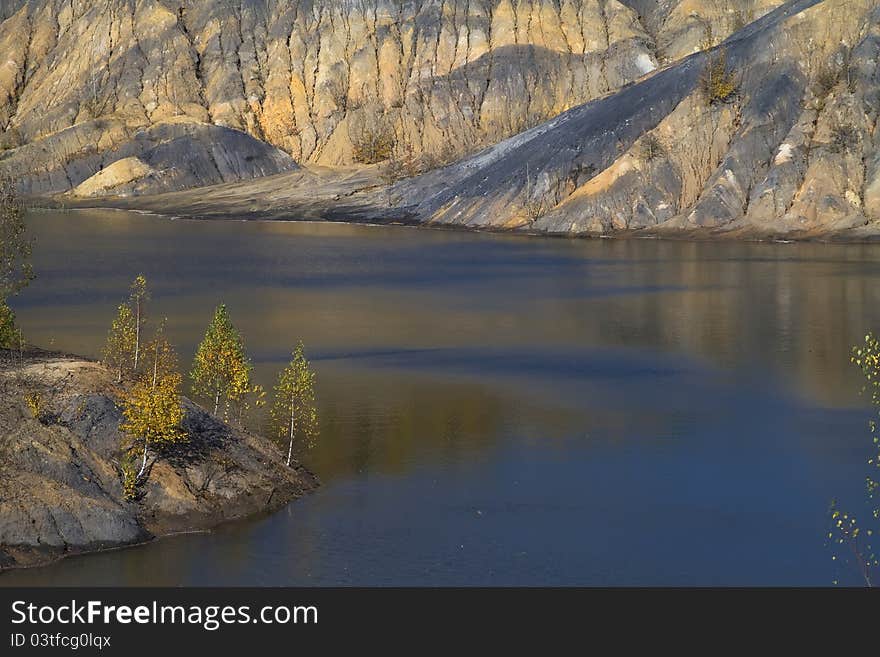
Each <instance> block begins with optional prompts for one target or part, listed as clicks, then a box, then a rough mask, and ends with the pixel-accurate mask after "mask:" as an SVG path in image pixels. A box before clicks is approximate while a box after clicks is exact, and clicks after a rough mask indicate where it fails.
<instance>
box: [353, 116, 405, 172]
mask: <svg viewBox="0 0 880 657" xmlns="http://www.w3.org/2000/svg"><path fill="white" fill-rule="evenodd" d="M348 136H349V139H350V140H351V145H352V157H353V159H354V161H355V162H357V163H358V164H378V163H379V162H384V161H386V160H388V159H390V158H391V155H392V154H393V153H394V147H395V145H396V143H397V140H396V138H395V135H394V129H393V128H392V126H391V125H390V124H389V123H388V121H387V120H386V119H385V116H384V115H381V114H380V113H379V112H378V111H374V112H369V111H367V112H364V113H363V114H362V115H361V116H359V117H358V118H357V119H356V120H353V121H352V123H350V124H349V128H348Z"/></svg>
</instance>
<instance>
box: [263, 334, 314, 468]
mask: <svg viewBox="0 0 880 657" xmlns="http://www.w3.org/2000/svg"><path fill="white" fill-rule="evenodd" d="M271 415H272V423H273V426H274V430H275V432H276V434H277V435H278V437H279V438H281V439H283V440H285V441H287V465H288V466H290V464H291V463H292V462H293V445H294V443H295V442H300V443H301V444H302V445H303V447H305V448H307V449H310V448H312V447H314V444H315V439H316V438H317V436H318V411H317V409H316V407H315V373H314V372H313V371H312V368H311V366H310V365H309V361H308V360H306V356H305V349H304V348H303V344H302V342H300V343H299V344H298V345H297V347H296V349H295V350H294V352H293V358H292V360H291V361H290V363H289V364H288V365H287V367H285V368H284V370H283V371H282V372H281V374H280V375H279V376H278V385H276V386H275V401H274V404H273V406H272V413H271Z"/></svg>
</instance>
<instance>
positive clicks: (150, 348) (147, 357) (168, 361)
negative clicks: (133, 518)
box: [121, 323, 187, 482]
mask: <svg viewBox="0 0 880 657" xmlns="http://www.w3.org/2000/svg"><path fill="white" fill-rule="evenodd" d="M182 381H183V377H182V376H181V374H180V372H179V371H178V366H177V355H176V354H175V352H174V348H173V347H172V346H171V344H170V343H169V342H168V340H167V339H166V338H165V331H164V323H163V325H161V326H160V327H159V329H158V331H157V333H156V336H155V338H153V340H151V341H150V343H149V344H147V345H145V346H144V368H143V370H142V372H141V374H140V377H139V378H138V380H137V382H136V383H135V384H134V386H132V389H131V391H130V392H129V393H128V394H127V395H126V397H125V399H124V400H123V413H124V415H125V422H124V423H123V424H122V427H121V428H122V430H123V431H124V432H125V433H126V434H127V435H128V436H130V437H131V438H132V439H133V440H134V441H135V443H136V444H138V443H140V444H142V445H143V456H142V458H141V467H140V470H139V472H138V473H137V475H136V477H135V481H136V482H140V480H141V478H142V477H143V476H144V474H145V473H146V471H147V462H148V453H149V449H150V447H151V446H156V447H160V446H162V445H168V444H172V443H177V442H181V441H184V440H186V439H187V436H186V433H185V432H184V431H183V429H182V428H181V422H182V421H183V417H184V412H183V405H182V403H181V394H180V388H181V384H182Z"/></svg>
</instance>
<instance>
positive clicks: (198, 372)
mask: <svg viewBox="0 0 880 657" xmlns="http://www.w3.org/2000/svg"><path fill="white" fill-rule="evenodd" d="M190 378H191V379H192V382H193V391H194V392H195V393H196V394H197V395H200V396H202V397H204V398H206V399H210V400H211V401H212V402H213V405H214V415H215V416H216V415H217V414H218V413H219V411H220V404H221V402H223V404H224V407H225V413H224V415H227V416H228V411H229V406H230V404H233V403H237V402H239V401H240V400H241V399H242V398H243V397H244V396H245V395H247V394H248V393H249V392H250V391H251V385H250V380H251V364H250V361H249V360H248V358H247V356H246V355H245V351H244V340H243V339H242V337H241V333H239V332H238V329H237V328H235V326H234V325H233V324H232V321H231V320H230V319H229V312H228V311H227V310H226V306H225V305H224V304H220V305H219V306H217V309H216V310H215V311H214V318H213V319H212V320H211V323H210V324H209V325H208V330H207V331H206V332H205V337H204V339H203V340H202V342H201V344H200V345H199V348H198V350H197V351H196V356H195V359H194V361H193V367H192V372H191V373H190Z"/></svg>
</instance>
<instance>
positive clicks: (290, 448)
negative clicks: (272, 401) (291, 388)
mask: <svg viewBox="0 0 880 657" xmlns="http://www.w3.org/2000/svg"><path fill="white" fill-rule="evenodd" d="M293 417H294V416H293V402H291V404H290V433H289V435H288V436H289V438H290V443H288V445H287V467H288V468H289V467H290V463H291V462H292V461H293Z"/></svg>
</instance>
